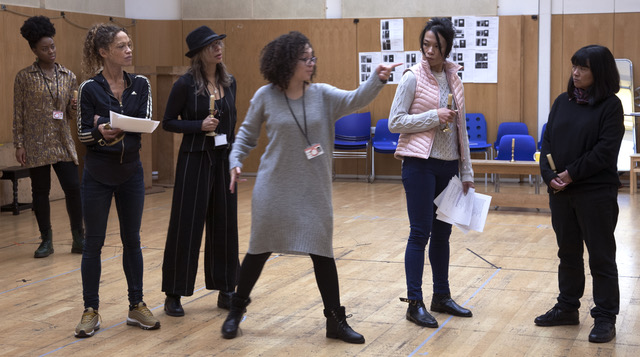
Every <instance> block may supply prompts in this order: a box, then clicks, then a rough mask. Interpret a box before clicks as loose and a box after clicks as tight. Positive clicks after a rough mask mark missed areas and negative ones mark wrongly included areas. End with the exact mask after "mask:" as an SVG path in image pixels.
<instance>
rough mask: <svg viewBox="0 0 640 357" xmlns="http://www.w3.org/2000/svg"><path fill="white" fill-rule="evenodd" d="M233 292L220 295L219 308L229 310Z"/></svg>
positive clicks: (220, 293)
mask: <svg viewBox="0 0 640 357" xmlns="http://www.w3.org/2000/svg"><path fill="white" fill-rule="evenodd" d="M232 294H233V291H222V290H220V292H219V293H218V307H219V308H221V309H225V310H229V305H230V304H231V295H232Z"/></svg>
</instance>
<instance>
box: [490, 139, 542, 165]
mask: <svg viewBox="0 0 640 357" xmlns="http://www.w3.org/2000/svg"><path fill="white" fill-rule="evenodd" d="M512 141H513V144H514V145H513V158H514V160H515V161H534V158H533V154H535V152H536V140H535V139H534V138H533V136H531V135H503V136H502V138H500V144H499V145H498V148H499V149H498V156H497V157H496V160H511V143H512Z"/></svg>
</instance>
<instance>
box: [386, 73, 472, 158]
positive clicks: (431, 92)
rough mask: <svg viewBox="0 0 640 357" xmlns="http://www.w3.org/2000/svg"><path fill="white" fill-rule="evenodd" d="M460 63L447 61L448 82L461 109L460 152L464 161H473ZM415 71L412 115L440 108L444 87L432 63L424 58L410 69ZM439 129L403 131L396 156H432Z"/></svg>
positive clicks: (459, 125)
mask: <svg viewBox="0 0 640 357" xmlns="http://www.w3.org/2000/svg"><path fill="white" fill-rule="evenodd" d="M459 68H460V66H459V65H457V64H455V63H452V62H445V68H444V70H445V72H446V76H447V81H448V82H449V88H450V90H451V91H452V92H453V96H454V99H455V102H456V105H457V108H458V110H459V115H458V120H457V122H456V125H457V127H458V143H459V144H458V147H459V152H460V161H461V162H469V160H470V154H469V150H468V149H465V148H464V144H463V143H464V142H466V141H467V140H468V138H466V137H463V135H465V134H466V132H467V130H466V128H467V126H466V125H467V123H466V119H465V113H466V111H465V108H464V87H463V86H462V81H461V80H460V77H458V75H457V74H456V73H457V72H458V70H459ZM407 71H412V72H413V73H414V75H415V76H416V92H415V96H414V99H413V103H411V107H410V108H409V114H418V113H424V112H426V111H428V110H431V109H438V107H439V104H440V89H439V88H438V82H437V80H436V79H435V77H434V76H433V74H432V73H431V69H430V68H429V65H428V62H427V61H424V60H423V62H422V63H418V64H416V65H415V66H413V67H411V68H409V69H407ZM436 130H438V128H434V129H431V130H428V131H423V132H419V133H403V134H400V138H399V139H398V147H397V148H396V152H395V154H394V156H395V158H397V159H400V160H402V158H403V157H404V156H410V157H418V158H422V159H427V158H429V154H430V153H431V145H432V143H433V137H434V136H435V131H436Z"/></svg>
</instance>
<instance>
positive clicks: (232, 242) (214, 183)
mask: <svg viewBox="0 0 640 357" xmlns="http://www.w3.org/2000/svg"><path fill="white" fill-rule="evenodd" d="M230 181H231V178H230V175H229V161H228V151H227V150H213V151H209V152H207V151H202V152H182V153H180V156H179V157H178V164H177V168H176V181H175V187H174V191H173V202H172V204H171V216H170V220H169V229H168V232H167V242H166V245H165V250H164V260H163V263H162V291H164V292H165V293H167V294H173V295H182V296H190V295H193V290H194V285H195V280H196V273H197V272H198V258H199V255H200V245H201V243H202V233H203V229H204V227H205V223H206V231H205V234H204V242H205V246H204V260H205V262H204V276H205V286H206V288H207V289H209V290H220V291H234V290H235V286H236V283H237V278H238V268H239V266H240V262H239V260H238V220H237V211H238V201H237V195H236V194H232V193H231V192H230V191H229V183H230Z"/></svg>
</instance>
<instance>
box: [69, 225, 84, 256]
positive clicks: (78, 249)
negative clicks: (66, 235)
mask: <svg viewBox="0 0 640 357" xmlns="http://www.w3.org/2000/svg"><path fill="white" fill-rule="evenodd" d="M71 236H72V237H73V243H71V253H76V254H82V248H84V229H72V230H71Z"/></svg>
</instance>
